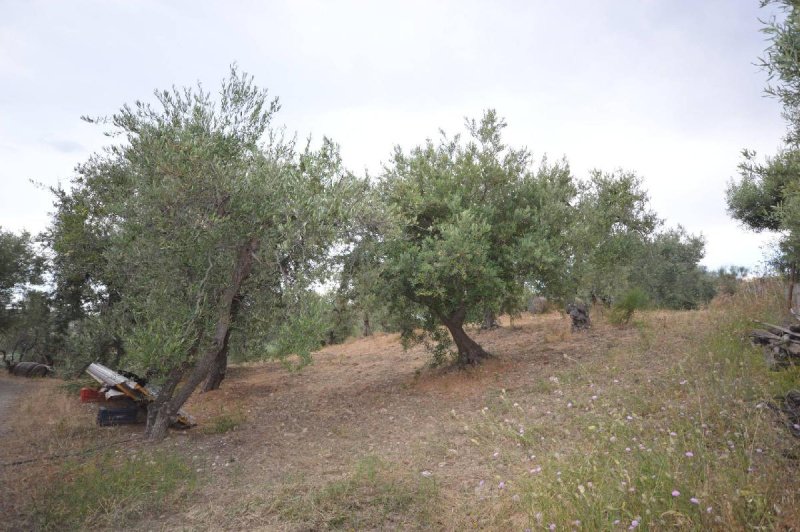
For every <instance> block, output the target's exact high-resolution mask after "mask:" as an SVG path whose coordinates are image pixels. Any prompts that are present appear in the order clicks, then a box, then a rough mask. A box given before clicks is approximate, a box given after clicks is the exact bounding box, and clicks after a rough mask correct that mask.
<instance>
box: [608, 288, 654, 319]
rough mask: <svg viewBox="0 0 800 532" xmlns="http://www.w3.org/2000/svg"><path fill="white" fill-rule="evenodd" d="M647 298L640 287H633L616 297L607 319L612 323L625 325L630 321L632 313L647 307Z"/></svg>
mask: <svg viewBox="0 0 800 532" xmlns="http://www.w3.org/2000/svg"><path fill="white" fill-rule="evenodd" d="M648 302H649V298H648V297H647V293H646V292H645V291H644V290H642V289H641V288H633V289H631V290H629V291H628V292H626V293H625V295H623V296H622V297H621V298H620V299H618V300H617V301H616V302H615V303H614V306H613V307H612V309H611V314H609V317H608V320H609V321H610V322H611V323H613V324H614V325H625V324H627V323H628V322H630V321H631V318H632V317H633V313H634V312H636V311H637V310H641V309H643V308H646V307H647V304H648Z"/></svg>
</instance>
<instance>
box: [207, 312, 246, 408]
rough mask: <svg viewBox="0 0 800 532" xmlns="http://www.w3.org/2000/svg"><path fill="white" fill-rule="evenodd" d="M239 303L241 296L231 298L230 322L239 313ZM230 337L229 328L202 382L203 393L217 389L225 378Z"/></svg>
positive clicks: (234, 319)
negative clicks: (206, 376) (204, 380)
mask: <svg viewBox="0 0 800 532" xmlns="http://www.w3.org/2000/svg"><path fill="white" fill-rule="evenodd" d="M240 305H241V298H240V297H239V296H237V297H236V298H235V299H234V300H233V305H232V306H231V322H234V321H236V316H238V315H239V306H240ZM230 339H231V329H230V328H229V329H228V332H227V334H226V335H225V340H223V342H222V349H221V350H220V352H219V353H218V354H217V358H215V359H214V363H213V364H212V365H211V370H210V371H209V372H208V378H207V379H206V382H205V383H204V384H203V390H202V392H203V393H205V392H210V391H211V390H219V386H220V384H222V381H223V380H224V379H225V373H226V372H227V371H228V351H229V344H230Z"/></svg>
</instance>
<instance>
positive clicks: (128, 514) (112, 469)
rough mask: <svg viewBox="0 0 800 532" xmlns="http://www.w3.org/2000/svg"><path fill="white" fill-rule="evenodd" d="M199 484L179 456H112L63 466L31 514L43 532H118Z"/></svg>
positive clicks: (179, 498) (176, 499) (180, 497)
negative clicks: (99, 531)
mask: <svg viewBox="0 0 800 532" xmlns="http://www.w3.org/2000/svg"><path fill="white" fill-rule="evenodd" d="M195 484H196V476H195V472H194V470H193V469H192V468H191V467H190V465H188V464H187V463H186V462H185V461H184V460H183V459H182V458H181V457H180V456H178V455H176V454H173V453H168V452H164V451H156V452H153V453H146V454H144V453H142V454H133V455H123V454H119V453H112V452H108V453H105V454H103V455H100V456H95V457H93V458H92V459H90V460H87V461H83V462H67V463H65V464H63V465H62V466H61V468H60V472H59V474H57V475H55V476H54V477H53V479H52V480H51V482H49V483H48V485H47V486H45V487H44V489H43V490H42V492H41V493H40V494H39V495H38V496H37V497H35V498H34V499H33V501H32V502H31V505H30V511H29V513H30V515H32V516H33V521H34V522H35V523H36V528H37V529H42V530H64V529H66V530H74V529H86V528H114V529H119V528H124V527H126V526H127V525H131V524H133V523H134V522H135V520H136V519H142V518H146V517H151V516H156V515H158V514H159V513H160V512H163V511H164V510H166V509H168V508H170V507H171V506H173V505H175V504H176V503H178V502H179V501H181V500H183V499H184V497H185V496H186V495H188V494H189V493H191V492H192V491H193V489H194V487H195Z"/></svg>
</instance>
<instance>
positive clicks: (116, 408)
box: [81, 362, 195, 428]
mask: <svg viewBox="0 0 800 532" xmlns="http://www.w3.org/2000/svg"><path fill="white" fill-rule="evenodd" d="M86 373H88V374H89V375H90V376H91V377H92V378H93V379H94V380H96V381H97V382H98V383H100V385H101V386H100V388H98V389H94V388H83V389H81V401H83V402H102V403H104V405H103V406H101V407H100V408H99V410H98V412H97V424H98V425H121V424H132V423H143V422H144V421H145V420H146V419H147V407H148V406H149V405H150V403H152V402H153V401H154V400H155V398H156V395H157V394H158V389H157V388H156V387H154V386H152V385H149V384H148V383H147V380H146V379H143V378H141V377H139V376H138V375H135V374H133V373H128V372H117V371H114V370H112V369H110V368H107V367H105V366H103V365H102V364H98V363H96V362H94V363H92V364H89V367H88V368H86ZM194 425H195V422H194V420H193V419H192V417H191V416H190V415H189V414H187V413H185V412H183V411H179V412H178V414H177V416H176V418H175V419H174V420H173V422H172V426H173V427H175V428H189V427H192V426H194Z"/></svg>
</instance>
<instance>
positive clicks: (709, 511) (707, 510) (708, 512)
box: [706, 506, 714, 514]
mask: <svg viewBox="0 0 800 532" xmlns="http://www.w3.org/2000/svg"><path fill="white" fill-rule="evenodd" d="M713 511H714V509H713V508H712V507H711V506H709V507H708V508H706V513H707V514H710V513H711V512H713Z"/></svg>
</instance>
